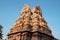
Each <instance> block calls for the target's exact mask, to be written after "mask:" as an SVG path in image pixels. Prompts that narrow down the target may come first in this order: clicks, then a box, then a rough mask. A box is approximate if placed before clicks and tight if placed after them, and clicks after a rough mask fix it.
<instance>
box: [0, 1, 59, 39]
mask: <svg viewBox="0 0 60 40" xmlns="http://www.w3.org/2000/svg"><path fill="white" fill-rule="evenodd" d="M24 4H28V5H29V7H31V8H34V7H35V6H36V5H37V4H39V5H40V8H41V9H42V14H43V17H44V18H45V20H46V21H47V23H48V26H49V28H50V29H51V31H52V34H53V36H54V37H56V38H58V39H60V0H38V1H37V0H0V24H1V25H2V26H3V35H7V34H8V32H9V30H10V28H11V27H12V26H13V24H14V22H15V20H16V19H17V18H18V17H19V16H20V11H21V10H22V8H23V6H24Z"/></svg>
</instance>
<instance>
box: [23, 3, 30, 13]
mask: <svg viewBox="0 0 60 40" xmlns="http://www.w3.org/2000/svg"><path fill="white" fill-rule="evenodd" d="M29 9H30V8H29V6H28V5H27V4H25V5H24V8H23V9H22V12H23V11H27V10H29Z"/></svg>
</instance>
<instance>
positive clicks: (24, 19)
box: [9, 5, 52, 35]
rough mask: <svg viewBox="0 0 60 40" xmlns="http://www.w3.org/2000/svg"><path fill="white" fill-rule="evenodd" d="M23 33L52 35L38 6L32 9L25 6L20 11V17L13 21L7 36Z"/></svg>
mask: <svg viewBox="0 0 60 40" xmlns="http://www.w3.org/2000/svg"><path fill="white" fill-rule="evenodd" d="M24 31H28V32H36V31H37V32H42V33H45V34H48V35H52V34H51V30H50V29H49V27H48V25H47V22H46V21H45V19H44V18H43V16H42V11H41V9H40V6H39V5H37V6H36V7H35V8H33V9H32V8H30V7H29V6H28V5H25V6H24V8H23V9H22V11H21V15H20V16H19V17H18V18H17V20H16V21H15V23H14V25H13V27H12V28H11V30H10V33H9V34H12V33H15V32H24Z"/></svg>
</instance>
